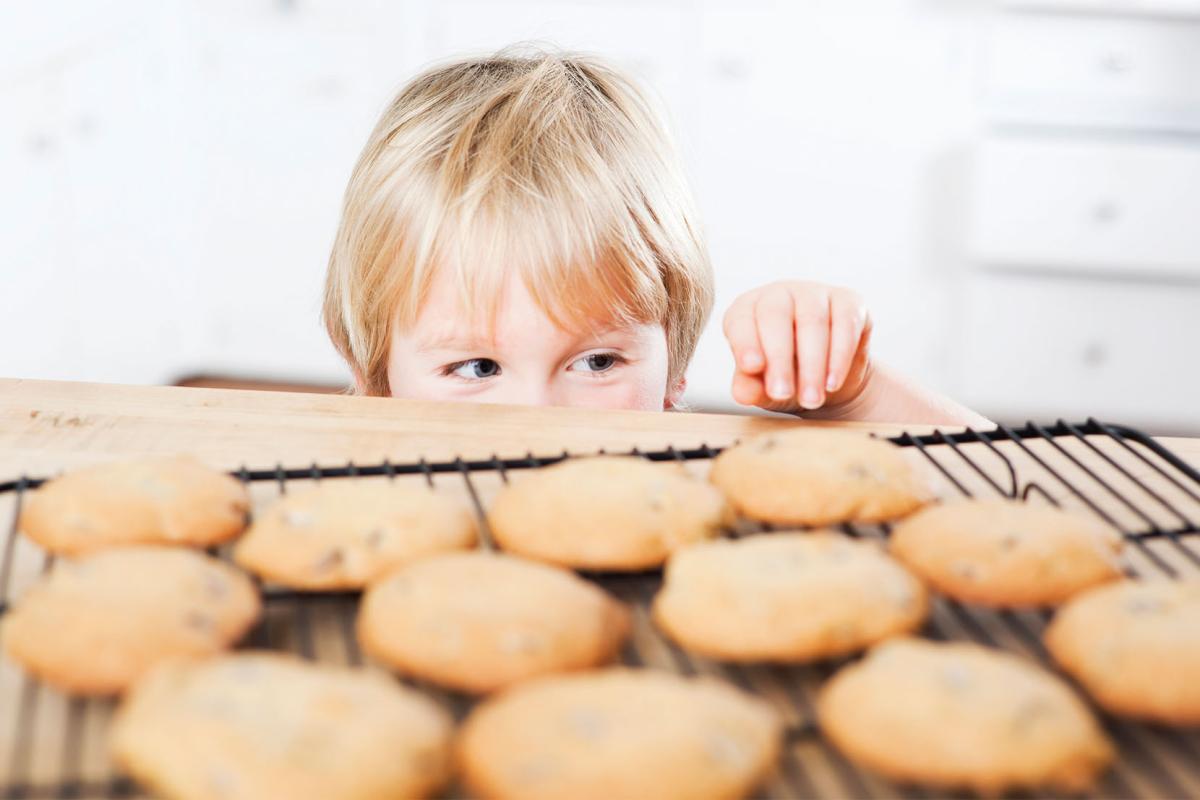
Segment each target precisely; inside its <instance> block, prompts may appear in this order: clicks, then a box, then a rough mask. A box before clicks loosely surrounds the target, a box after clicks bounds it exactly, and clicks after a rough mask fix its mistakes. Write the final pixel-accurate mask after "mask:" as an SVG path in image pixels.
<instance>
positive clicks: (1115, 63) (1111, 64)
mask: <svg viewBox="0 0 1200 800" xmlns="http://www.w3.org/2000/svg"><path fill="white" fill-rule="evenodd" d="M1131 66H1132V62H1130V60H1129V58H1128V57H1127V56H1126V55H1125V54H1124V53H1118V52H1116V51H1112V52H1108V53H1105V54H1104V55H1102V56H1101V57H1100V71H1101V72H1103V73H1105V74H1106V75H1123V74H1125V73H1126V72H1129V69H1130V67H1131Z"/></svg>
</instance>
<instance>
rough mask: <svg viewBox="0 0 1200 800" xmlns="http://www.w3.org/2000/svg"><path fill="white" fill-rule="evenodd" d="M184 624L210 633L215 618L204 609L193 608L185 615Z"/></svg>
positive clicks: (201, 631) (195, 629)
mask: <svg viewBox="0 0 1200 800" xmlns="http://www.w3.org/2000/svg"><path fill="white" fill-rule="evenodd" d="M183 624H184V625H186V626H188V627H189V628H191V629H192V630H194V631H198V632H200V633H209V632H211V631H212V629H213V618H212V617H210V616H209V615H208V614H205V613H204V612H203V611H197V610H195V609H192V610H191V611H189V612H187V614H186V615H185V616H184V618H183Z"/></svg>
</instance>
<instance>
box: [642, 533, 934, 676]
mask: <svg viewBox="0 0 1200 800" xmlns="http://www.w3.org/2000/svg"><path fill="white" fill-rule="evenodd" d="M928 612H929V600H928V597H927V595H926V592H925V588H924V587H923V586H922V585H921V583H920V581H918V580H917V579H916V578H914V577H913V576H912V575H910V574H908V572H907V571H905V569H904V568H903V567H902V566H900V565H899V564H897V563H896V562H895V561H893V560H892V559H890V558H888V557H887V555H885V554H884V553H883V551H882V550H881V549H880V548H879V547H878V546H877V545H875V544H874V543H871V542H866V541H860V540H855V539H851V538H849V537H847V536H844V535H842V534H840V533H834V532H812V533H768V534H762V535H758V536H749V537H746V538H744V539H736V540H722V541H717V542H706V543H704V544H697V545H693V546H691V547H685V548H683V549H682V550H679V551H677V552H676V553H675V554H674V555H672V556H671V560H670V561H669V562H667V569H666V575H665V582H664V585H663V588H662V590H661V591H660V592H659V594H658V596H657V597H656V598H655V599H654V621H655V623H656V624H657V625H658V627H659V628H661V629H662V630H663V631H664V632H665V633H666V634H667V635H668V636H670V637H671V638H672V639H674V640H675V641H676V642H678V643H679V644H680V645H681V646H682V647H684V648H685V649H687V650H690V651H692V652H695V653H699V654H701V655H704V656H707V657H709V658H716V659H721V660H727V661H779V662H803V661H813V660H816V659H822V658H830V657H833V656H839V655H844V654H846V653H851V652H854V651H857V650H861V649H863V648H864V647H868V646H870V645H872V644H874V643H876V642H878V641H880V640H882V639H885V638H887V637H889V636H895V635H897V634H901V633H908V632H911V631H913V630H915V629H917V628H919V627H920V626H921V623H922V622H923V621H924V619H925V617H926V615H927V614H928Z"/></svg>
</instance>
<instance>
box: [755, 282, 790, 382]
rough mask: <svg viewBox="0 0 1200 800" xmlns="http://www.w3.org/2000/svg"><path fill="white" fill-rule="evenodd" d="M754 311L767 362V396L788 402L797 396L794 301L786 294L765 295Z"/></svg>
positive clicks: (760, 341) (765, 377)
mask: <svg viewBox="0 0 1200 800" xmlns="http://www.w3.org/2000/svg"><path fill="white" fill-rule="evenodd" d="M754 312H755V313H754V319H755V323H756V324H757V326H758V341H759V344H761V345H762V349H763V355H764V357H765V358H766V360H767V369H766V373H765V375H764V382H765V384H766V390H767V396H768V397H769V398H771V399H772V400H787V399H788V398H790V397H792V396H793V395H794V394H795V393H796V378H795V375H796V371H795V364H796V351H795V349H794V342H795V336H794V334H793V323H792V298H791V297H790V296H788V295H787V294H786V293H783V292H780V293H772V294H769V295H763V296H762V297H760V298H759V301H758V303H757V304H756V305H755V308H754Z"/></svg>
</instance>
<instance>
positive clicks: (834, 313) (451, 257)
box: [324, 52, 989, 425]
mask: <svg viewBox="0 0 1200 800" xmlns="http://www.w3.org/2000/svg"><path fill="white" fill-rule="evenodd" d="M712 303H713V273H712V267H711V265H710V263H709V259H708V254H707V251H706V249H705V244H704V240H703V237H702V234H701V230H700V224H699V221H698V219H697V216H696V212H695V209H694V207H693V201H692V197H691V193H690V191H689V189H688V186H687V182H686V180H685V178H684V175H683V172H682V170H681V168H680V164H679V163H678V158H677V155H676V153H675V151H674V148H673V146H672V144H671V142H670V141H669V139H668V137H667V135H666V133H665V131H664V129H663V127H662V125H661V124H660V122H659V120H658V118H657V116H656V115H655V113H654V111H653V110H652V108H651V107H650V105H649V104H648V103H647V101H646V99H645V98H644V96H643V95H642V94H641V93H640V92H639V91H638V89H637V88H636V87H635V86H634V85H633V84H632V82H631V81H630V80H629V79H628V78H626V77H625V76H623V75H621V74H620V73H619V72H617V71H616V70H614V69H613V68H612V67H610V66H608V65H606V64H603V63H601V62H599V61H597V60H594V59H591V58H584V57H579V56H574V55H557V54H545V53H535V54H530V55H523V54H517V53H509V52H501V53H500V54H497V55H496V56H494V57H491V58H482V59H466V60H461V61H457V62H454V63H451V64H447V65H445V66H441V67H437V68H435V69H431V70H429V71H427V72H425V73H423V74H421V75H419V76H418V77H417V78H415V79H414V80H413V81H411V82H410V83H409V84H408V85H407V86H406V87H405V88H404V89H403V90H402V91H401V92H400V94H399V95H398V96H397V97H396V99H395V100H394V101H393V102H392V103H391V105H390V106H389V107H388V109H387V110H386V111H385V112H384V114H383V117H382V119H380V121H379V123H378V124H377V125H376V126H375V129H374V131H373V132H372V133H371V136H370V138H369V140H368V141H367V145H366V147H365V148H364V150H363V152H362V155H361V156H360V157H359V160H358V163H357V165H356V166H355V169H354V172H353V174H352V176H351V178H350V184H349V186H348V188H347V190H346V197H345V203H344V208H343V213H342V220H341V224H340V226H339V228H338V233H337V238H336V241H335V243H334V247H333V252H332V254H331V256H330V259H329V271H328V276H327V280H326V287H325V304H324V320H325V325H326V328H327V329H328V331H329V335H330V336H331V337H332V339H333V343H334V345H335V346H336V347H337V349H338V351H339V352H340V353H341V354H342V356H343V357H344V358H345V359H346V361H347V362H348V363H349V364H350V367H351V369H352V370H353V372H354V376H355V384H356V389H357V391H358V392H359V393H361V394H369V395H380V396H389V395H390V396H395V397H412V398H422V399H430V400H466V401H477V402H495V403H522V404H536V405H572V406H587V407H597V408H630V409H670V408H673V407H676V406H677V405H678V404H679V402H680V398H681V396H682V394H683V391H684V388H685V386H686V379H685V377H684V373H685V371H686V369H687V366H688V362H689V361H690V359H691V357H692V354H693V352H694V350H695V347H696V341H697V339H698V338H699V336H700V332H701V330H702V329H703V328H704V324H705V321H706V320H707V318H708V316H709V312H710V310H711V308H712ZM724 331H725V335H726V337H727V338H728V340H729V344H730V347H731V348H732V349H733V354H734V358H735V360H736V364H737V368H736V372H735V374H734V376H733V389H732V391H733V397H734V399H735V400H737V401H738V402H739V403H742V404H745V405H755V406H760V407H762V408H767V409H771V410H775V411H786V412H791V413H797V414H802V415H803V416H805V417H820V418H824V419H860V420H878V421H889V422H923V423H937V424H963V425H966V424H970V425H988V424H989V423H988V422H987V420H985V419H984V418H982V417H980V416H979V415H977V414H975V413H973V412H971V411H969V410H968V409H965V408H963V407H962V406H959V405H957V404H955V403H954V402H952V401H950V400H948V399H946V398H944V397H940V396H938V395H936V394H934V393H932V392H929V391H927V390H924V389H922V388H920V387H918V386H917V385H915V384H914V383H912V382H910V381H907V380H905V379H903V378H901V377H900V376H898V375H895V374H893V373H891V372H890V371H888V370H886V369H884V368H883V367H881V366H880V365H878V364H875V363H873V362H872V361H871V359H870V357H869V355H868V344H869V341H870V337H871V321H870V317H869V316H868V314H867V310H866V308H865V307H864V306H863V303H862V300H861V299H860V298H859V297H858V295H857V294H855V293H854V292H852V291H849V290H846V289H838V288H834V287H830V286H824V285H821V284H816V283H808V282H801V281H784V282H779V283H773V284H770V285H768V286H764V287H762V288H760V289H756V290H754V291H752V292H748V293H747V294H744V295H742V296H741V297H739V298H738V299H737V300H736V301H735V302H734V303H733V305H732V307H730V309H729V311H728V312H727V313H726V315H725V319H724Z"/></svg>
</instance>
